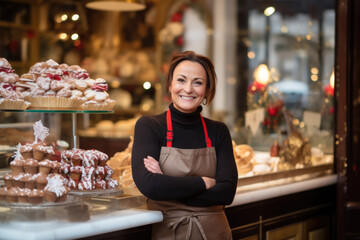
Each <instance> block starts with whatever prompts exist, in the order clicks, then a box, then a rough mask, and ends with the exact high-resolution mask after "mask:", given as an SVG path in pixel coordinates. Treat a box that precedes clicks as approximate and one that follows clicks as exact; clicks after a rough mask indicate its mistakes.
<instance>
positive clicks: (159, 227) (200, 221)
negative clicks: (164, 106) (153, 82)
mask: <svg viewBox="0 0 360 240" xmlns="http://www.w3.org/2000/svg"><path fill="white" fill-rule="evenodd" d="M215 85H216V73H215V71H214V67H213V64H212V62H211V61H210V60H209V59H208V58H207V57H204V56H201V55H197V54H195V53H194V52H191V51H188V52H183V53H179V54H176V55H174V56H173V57H172V59H171V62H170V65H169V70H168V74H167V77H166V89H167V91H168V94H169V95H170V96H171V99H172V103H171V104H170V106H169V110H168V111H166V112H164V113H162V114H159V115H154V116H143V117H141V118H140V119H139V120H138V121H137V123H136V126H135V136H134V145H133V150H132V171H133V178H134V181H135V184H136V185H137V187H138V188H139V190H140V191H141V192H142V193H143V194H144V195H145V196H146V197H147V198H148V201H147V205H148V209H150V210H160V211H161V212H162V213H163V216H164V221H163V222H161V223H157V224H154V225H153V232H152V238H153V239H216V240H218V239H232V237H231V231H230V227H229V224H228V222H227V219H226V216H225V214H224V205H227V204H230V203H231V202H232V200H233V198H234V195H235V191H236V184H237V170H236V165H235V160H234V155H233V148H232V142H231V137H230V133H229V130H228V128H227V127H226V125H225V124H223V123H221V122H216V121H212V120H210V119H207V118H203V117H202V116H201V114H200V113H201V110H202V106H201V104H202V103H203V104H205V105H206V104H210V103H211V101H212V100H213V98H214V95H215V89H216V86H215Z"/></svg>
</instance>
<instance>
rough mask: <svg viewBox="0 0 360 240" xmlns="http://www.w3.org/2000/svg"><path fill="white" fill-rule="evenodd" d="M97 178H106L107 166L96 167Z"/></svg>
mask: <svg viewBox="0 0 360 240" xmlns="http://www.w3.org/2000/svg"><path fill="white" fill-rule="evenodd" d="M95 178H96V179H103V180H104V179H105V166H97V167H96V169H95Z"/></svg>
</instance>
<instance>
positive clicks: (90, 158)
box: [82, 150, 99, 167]
mask: <svg viewBox="0 0 360 240" xmlns="http://www.w3.org/2000/svg"><path fill="white" fill-rule="evenodd" d="M98 161H99V159H98V155H97V154H96V151H95V150H86V151H84V152H83V162H82V165H83V166H85V167H96V166H97V165H98Z"/></svg>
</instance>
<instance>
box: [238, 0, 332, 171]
mask: <svg viewBox="0 0 360 240" xmlns="http://www.w3.org/2000/svg"><path fill="white" fill-rule="evenodd" d="M238 9H239V12H240V14H239V15H238V33H239V34H238V44H237V52H238V59H237V62H239V63H241V64H238V87H237V102H238V103H237V109H236V111H237V119H235V122H236V125H235V127H234V129H233V133H232V134H233V138H234V140H235V142H236V144H248V145H250V146H251V147H252V148H253V150H254V151H255V158H256V153H259V154H260V153H268V155H269V154H270V149H272V146H274V145H276V146H279V147H280V148H279V149H280V150H279V151H278V153H277V154H276V157H279V158H280V159H279V165H278V169H280V170H281V169H284V170H285V169H291V168H303V167H305V166H309V165H316V164H324V163H327V162H329V161H332V154H333V118H334V117H333V115H334V107H333V94H334V75H333V70H332V68H333V65H334V47H335V43H334V42H335V40H334V39H335V11H334V1H326V3H325V2H311V3H310V2H308V1H301V0H299V1H291V3H288V2H284V1H281V2H277V1H270V2H269V1H250V0H242V1H239V2H238ZM246 16H247V17H246ZM245 19H246V20H245ZM329 79H330V81H329ZM245 86H246V87H245ZM259 109H260V111H261V110H263V114H262V115H258V116H263V120H262V121H261V124H260V125H259V127H258V129H257V131H256V132H255V133H254V132H253V131H250V130H249V128H248V127H245V126H249V124H248V123H246V118H245V113H249V112H251V111H252V113H253V114H255V112H254V110H259ZM257 113H259V112H257ZM254 118H255V117H254ZM290 156H292V157H290ZM295 156H296V157H295ZM326 156H329V157H326ZM268 157H269V159H270V158H271V157H274V156H270V155H269V156H268ZM294 158H296V159H297V160H296V159H295V160H294ZM290 159H291V160H290ZM306 159H308V160H306ZM319 159H320V160H319ZM252 174H253V173H252Z"/></svg>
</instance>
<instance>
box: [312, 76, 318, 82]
mask: <svg viewBox="0 0 360 240" xmlns="http://www.w3.org/2000/svg"><path fill="white" fill-rule="evenodd" d="M318 79H319V78H318V76H317V75H311V81H313V82H316V81H317V80H318Z"/></svg>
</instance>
